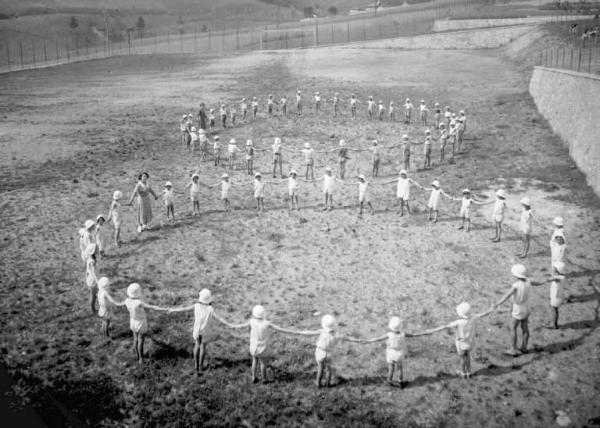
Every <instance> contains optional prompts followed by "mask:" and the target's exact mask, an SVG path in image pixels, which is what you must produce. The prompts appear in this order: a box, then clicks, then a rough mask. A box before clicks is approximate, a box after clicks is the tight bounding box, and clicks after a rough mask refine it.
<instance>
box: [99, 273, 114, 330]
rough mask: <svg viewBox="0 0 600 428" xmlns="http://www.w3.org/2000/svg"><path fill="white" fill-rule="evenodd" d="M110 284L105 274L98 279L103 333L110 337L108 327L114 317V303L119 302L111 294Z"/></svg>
mask: <svg viewBox="0 0 600 428" xmlns="http://www.w3.org/2000/svg"><path fill="white" fill-rule="evenodd" d="M109 285H110V281H109V280H108V278H107V277H105V276H103V277H102V278H100V279H99V280H98V294H97V299H98V316H99V317H100V319H101V320H102V329H101V331H102V334H103V335H104V337H107V338H108V337H109V334H108V329H109V327H110V321H111V319H112V305H114V304H116V303H117V302H115V301H114V300H113V298H112V297H111V296H110V294H109V290H108V287H109Z"/></svg>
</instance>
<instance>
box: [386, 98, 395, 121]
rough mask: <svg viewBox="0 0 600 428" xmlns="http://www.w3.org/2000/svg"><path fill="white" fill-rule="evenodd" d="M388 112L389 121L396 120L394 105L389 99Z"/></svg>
mask: <svg viewBox="0 0 600 428" xmlns="http://www.w3.org/2000/svg"><path fill="white" fill-rule="evenodd" d="M388 114H389V115H390V121H392V122H393V121H395V120H396V109H395V107H394V102H393V101H390V108H389V110H388Z"/></svg>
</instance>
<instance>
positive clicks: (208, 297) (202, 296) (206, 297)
mask: <svg viewBox="0 0 600 428" xmlns="http://www.w3.org/2000/svg"><path fill="white" fill-rule="evenodd" d="M198 301H199V302H200V303H204V304H205V305H208V304H210V303H212V293H211V292H210V290H209V289H208V288H203V289H202V290H200V293H198Z"/></svg>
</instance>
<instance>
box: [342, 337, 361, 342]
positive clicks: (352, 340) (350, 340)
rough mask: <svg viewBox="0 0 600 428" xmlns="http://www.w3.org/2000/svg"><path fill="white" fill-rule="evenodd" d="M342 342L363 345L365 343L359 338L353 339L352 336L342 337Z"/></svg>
mask: <svg viewBox="0 0 600 428" xmlns="http://www.w3.org/2000/svg"><path fill="white" fill-rule="evenodd" d="M342 340H343V341H345V342H354V343H363V342H364V340H363V339H359V338H357V337H352V336H342Z"/></svg>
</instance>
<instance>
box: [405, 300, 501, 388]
mask: <svg viewBox="0 0 600 428" xmlns="http://www.w3.org/2000/svg"><path fill="white" fill-rule="evenodd" d="M493 310H494V309H490V310H489V311H487V312H483V313H481V314H477V315H471V305H469V304H468V303H467V302H462V303H461V304H459V305H458V306H457V307H456V313H457V314H458V316H459V318H460V319H458V320H456V321H453V322H451V323H450V324H447V325H443V326H441V327H437V328H434V329H431V330H427V331H424V332H423V333H421V334H415V336H421V335H426V334H432V333H435V332H437V331H442V330H446V329H448V328H455V329H456V339H455V343H456V351H457V352H458V355H459V356H460V358H461V361H462V370H461V372H459V374H460V377H462V378H470V377H471V352H472V351H473V348H474V342H475V335H476V327H477V320H478V319H479V318H483V317H485V316H487V315H489V314H490V313H492V311H493Z"/></svg>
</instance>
